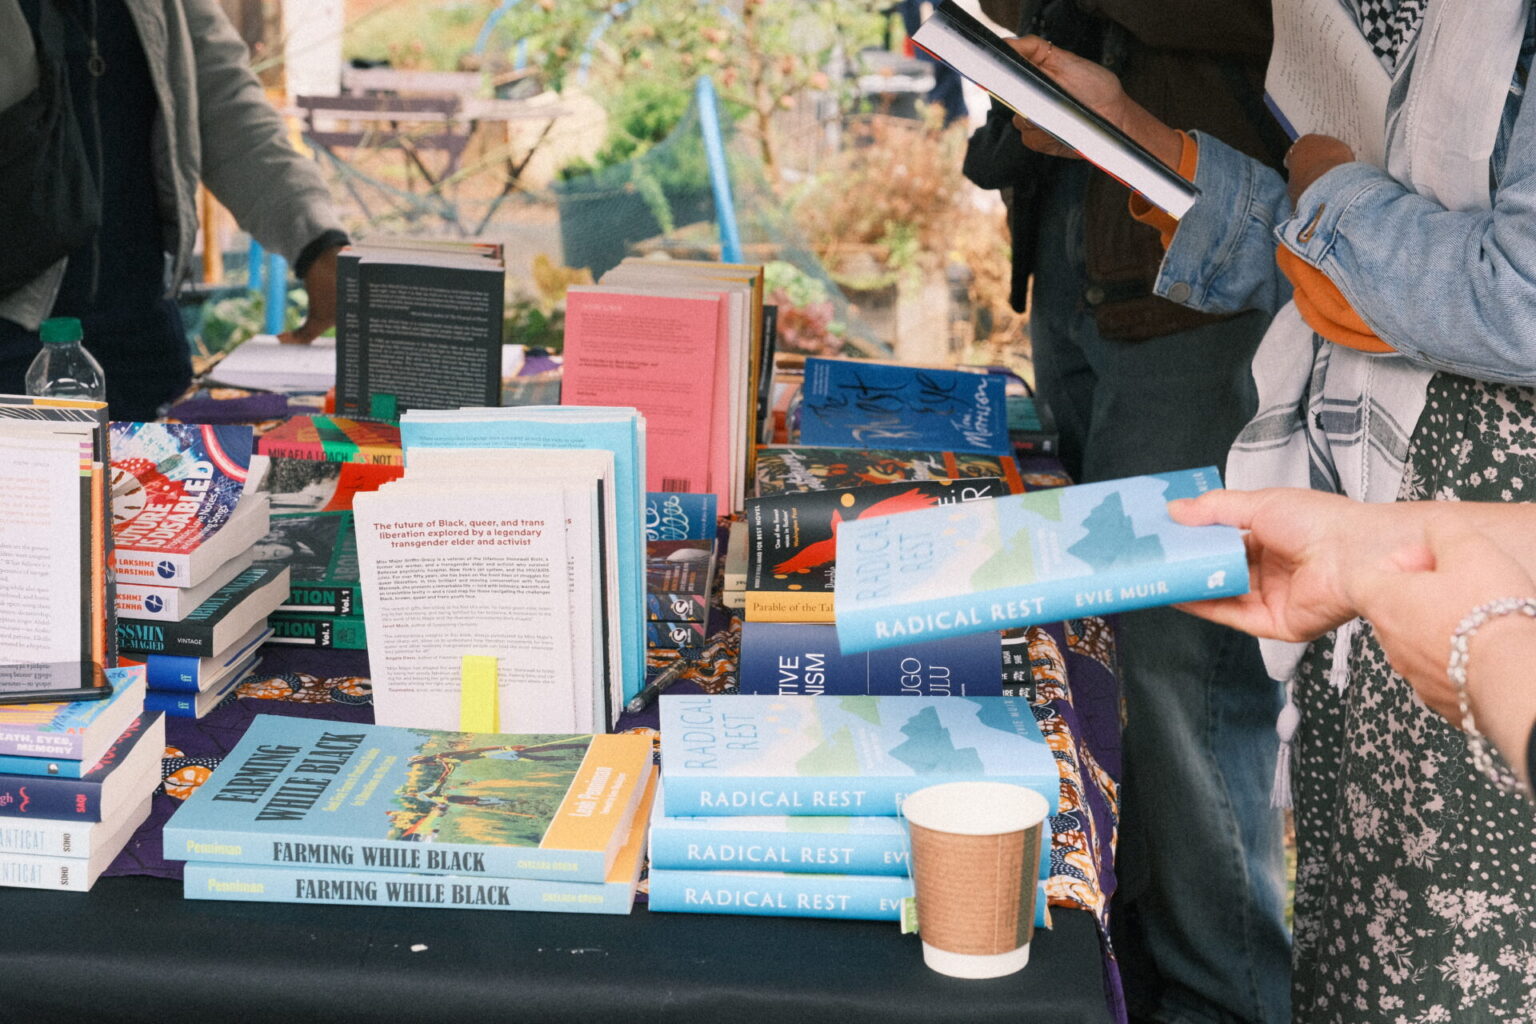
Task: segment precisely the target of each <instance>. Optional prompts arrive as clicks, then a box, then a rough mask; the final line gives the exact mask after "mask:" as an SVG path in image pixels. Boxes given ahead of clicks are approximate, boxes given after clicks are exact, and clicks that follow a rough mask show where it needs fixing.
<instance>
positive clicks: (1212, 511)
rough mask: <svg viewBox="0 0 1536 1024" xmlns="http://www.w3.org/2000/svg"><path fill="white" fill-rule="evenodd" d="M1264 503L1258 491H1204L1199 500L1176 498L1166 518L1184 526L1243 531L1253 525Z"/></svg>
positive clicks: (1169, 504) (1261, 494)
mask: <svg viewBox="0 0 1536 1024" xmlns="http://www.w3.org/2000/svg"><path fill="white" fill-rule="evenodd" d="M1262 502H1263V493H1262V492H1260V491H1228V490H1220V491H1206V492H1205V493H1204V494H1202V495H1200V496H1199V497H1198V498H1175V499H1174V500H1172V501H1170V502H1169V503H1168V516H1169V518H1171V519H1172V520H1173V521H1174V522H1176V523H1179V524H1181V525H1183V526H1211V525H1214V524H1220V525H1223V526H1235V527H1237V528H1238V529H1240V530H1246V529H1248V528H1249V527H1250V526H1251V525H1253V516H1254V513H1255V512H1256V511H1257V510H1258V508H1259V506H1260V504H1262Z"/></svg>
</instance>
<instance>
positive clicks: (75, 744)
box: [0, 668, 145, 778]
mask: <svg viewBox="0 0 1536 1024" xmlns="http://www.w3.org/2000/svg"><path fill="white" fill-rule="evenodd" d="M107 679H108V681H109V682H110V683H111V685H112V696H110V697H108V698H106V699H105V700H86V701H58V702H49V703H44V704H0V755H5V756H8V757H15V758H25V759H26V761H27V763H28V764H29V765H34V766H35V770H26V771H24V770H22V769H21V768H18V767H15V765H16V762H10V766H9V767H4V766H0V771H3V772H14V773H17V774H24V775H59V776H65V777H74V778H78V777H79V776H80V775H81V774H82V772H83V771H89V770H90V769H91V768H92V767H94V766H95V764H96V762H97V761H100V760H101V757H102V755H103V754H105V753H106V752H107V749H108V748H109V747H111V746H112V744H113V743H114V742H115V741H116V740H117V738H118V736H120V735H121V734H122V732H123V730H124V729H126V728H128V723H129V722H132V721H133V720H134V718H136V717H138V715H139V712H141V711H143V710H144V685H145V684H144V670H143V669H134V668H114V669H108V670H107Z"/></svg>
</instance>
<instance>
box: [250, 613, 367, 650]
mask: <svg viewBox="0 0 1536 1024" xmlns="http://www.w3.org/2000/svg"><path fill="white" fill-rule="evenodd" d="M267 625H269V626H271V627H272V636H271V638H270V639H268V640H267V643H269V644H288V645H290V646H298V647H332V648H336V649H338V650H349V651H361V650H366V649H367V647H368V633H367V629H366V627H365V626H364V624H363V620H362V619H359V618H341V617H333V616H327V615H306V614H304V613H302V612H298V613H283V612H274V613H272V614H271V615H269V616H268V617H267Z"/></svg>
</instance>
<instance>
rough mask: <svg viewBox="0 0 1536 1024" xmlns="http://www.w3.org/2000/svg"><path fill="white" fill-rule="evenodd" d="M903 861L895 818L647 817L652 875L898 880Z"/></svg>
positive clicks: (1045, 867) (906, 853)
mask: <svg viewBox="0 0 1536 1024" xmlns="http://www.w3.org/2000/svg"><path fill="white" fill-rule="evenodd" d="M1050 846H1051V844H1050V843H1041V844H1040V877H1041V878H1045V877H1046V876H1048V875H1049V874H1050V873H1051V850H1050ZM910 857H911V844H910V843H909V842H908V840H907V829H906V826H905V825H903V824H902V822H901V819H900V818H849V817H834V818H828V817H819V816H815V815H801V816H798V817H788V816H785V815H777V816H775V815H760V816H759V815H745V816H741V817H730V818H723V817H713V818H706V817H669V816H667V815H665V814H656V815H654V816H652V818H651V867H652V868H653V869H655V868H667V869H669V870H675V871H784V872H788V873H790V874H826V873H827V872H838V873H846V874H850V875H905V874H907V870H908V867H907V866H908V862H909V860H910Z"/></svg>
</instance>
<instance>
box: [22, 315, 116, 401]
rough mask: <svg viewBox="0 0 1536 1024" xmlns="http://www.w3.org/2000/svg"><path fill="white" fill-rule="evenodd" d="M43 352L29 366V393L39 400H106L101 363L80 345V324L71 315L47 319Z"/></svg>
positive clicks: (43, 331)
mask: <svg viewBox="0 0 1536 1024" xmlns="http://www.w3.org/2000/svg"><path fill="white" fill-rule="evenodd" d="M38 333H39V334H41V335H42V338H43V350H42V351H41V352H39V353H38V354H37V358H35V359H33V360H32V365H31V366H29V367H27V394H29V395H32V396H33V397H36V398H83V399H87V400H90V401H96V402H105V401H106V400H107V378H106V375H105V374H103V373H102V372H101V364H100V363H98V362H97V361H96V358H95V357H94V356H92V355H91V354H90V353H89V352H87V351H86V350H85V347H84V346H83V345H81V344H80V339H81V338H82V337H84V334H83V332H82V331H81V330H80V321H79V320H76V319H75V318H74V317H70V316H60V317H54V318H53V319H51V320H44V321H43V326H42V328H41V330H40V331H39V332H38Z"/></svg>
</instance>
